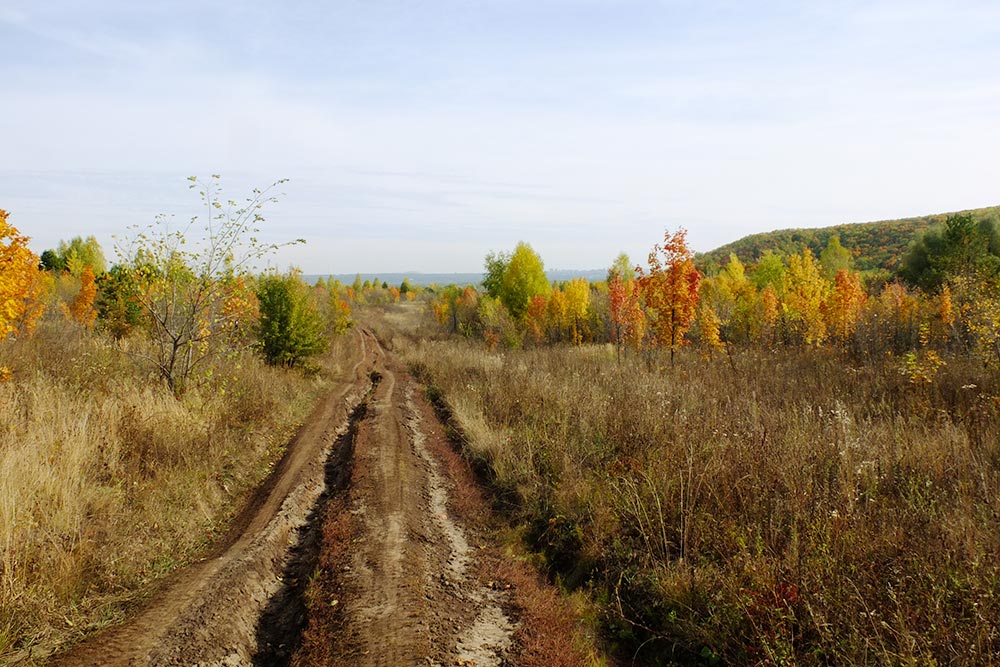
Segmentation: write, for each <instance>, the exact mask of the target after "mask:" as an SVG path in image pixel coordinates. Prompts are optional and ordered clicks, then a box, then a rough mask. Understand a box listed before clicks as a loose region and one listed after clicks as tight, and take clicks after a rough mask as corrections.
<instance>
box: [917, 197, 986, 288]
mask: <svg viewBox="0 0 1000 667" xmlns="http://www.w3.org/2000/svg"><path fill="white" fill-rule="evenodd" d="M998 275H1000V230H998V229H997V226H996V223H994V222H993V221H992V220H990V219H984V220H981V221H979V222H978V223H977V222H976V221H975V220H974V219H973V217H972V215H971V214H970V213H959V214H956V215H952V216H949V217H948V219H947V220H945V222H944V224H943V225H939V226H937V227H932V228H931V229H929V230H928V231H926V232H925V233H923V234H921V235H920V236H919V237H917V239H916V240H914V242H913V244H912V245H911V246H910V248H909V249H908V250H907V251H906V254H904V255H903V261H902V264H901V267H900V276H901V277H902V278H903V280H905V281H906V282H908V283H909V284H911V285H915V286H917V287H920V288H922V289H923V290H925V291H928V292H936V291H937V290H938V289H940V288H941V286H942V285H944V284H945V283H946V282H948V281H949V280H952V279H954V278H958V277H962V278H964V279H966V280H980V281H981V280H991V279H993V278H996V277H997V276H998Z"/></svg>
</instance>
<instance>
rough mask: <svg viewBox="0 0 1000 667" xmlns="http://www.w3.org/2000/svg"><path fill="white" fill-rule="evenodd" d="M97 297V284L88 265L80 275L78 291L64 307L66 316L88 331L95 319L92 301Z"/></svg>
mask: <svg viewBox="0 0 1000 667" xmlns="http://www.w3.org/2000/svg"><path fill="white" fill-rule="evenodd" d="M96 296H97V283H96V281H95V279H94V269H93V267H91V266H90V265H89V264H88V265H87V266H85V267H84V268H83V271H82V272H81V273H80V291H79V292H77V295H76V297H74V299H73V301H72V302H71V303H70V304H69V306H67V307H66V315H67V316H69V318H70V319H71V320H73V321H74V322H77V323H78V324H81V325H83V326H84V327H85V328H87V329H90V328H93V326H94V321H95V320H96V319H97V309H96V308H95V307H94V300H95V297H96Z"/></svg>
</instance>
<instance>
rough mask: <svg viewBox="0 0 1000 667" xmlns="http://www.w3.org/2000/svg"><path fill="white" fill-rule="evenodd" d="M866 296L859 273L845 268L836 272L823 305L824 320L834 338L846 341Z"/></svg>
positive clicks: (859, 314) (859, 317)
mask: <svg viewBox="0 0 1000 667" xmlns="http://www.w3.org/2000/svg"><path fill="white" fill-rule="evenodd" d="M867 298H868V297H867V294H866V293H865V287H864V284H863V283H862V282H861V276H860V275H858V274H857V273H855V272H852V271H848V270H847V269H840V270H839V271H838V272H837V275H836V277H835V278H834V282H833V290H832V291H831V292H830V296H829V298H828V299H827V302H826V307H825V316H826V321H827V324H828V326H829V330H830V333H831V334H832V335H833V336H834V337H835V338H837V339H839V340H841V341H846V340H847V339H848V338H849V337H850V335H851V333H852V332H853V331H854V328H855V326H857V324H858V322H859V321H860V319H861V314H862V311H863V309H864V305H865V301H866V300H867Z"/></svg>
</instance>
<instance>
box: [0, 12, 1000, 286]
mask: <svg viewBox="0 0 1000 667" xmlns="http://www.w3.org/2000/svg"><path fill="white" fill-rule="evenodd" d="M0 47H2V48H0V90H2V95H0V208H4V209H7V210H8V211H9V212H10V214H11V219H10V221H11V223H12V224H14V225H15V226H16V227H17V228H18V229H19V230H20V231H21V232H22V233H24V234H27V235H28V236H31V237H32V247H33V249H35V250H36V251H38V252H40V251H41V250H43V249H45V248H50V247H54V246H55V245H56V244H57V243H58V241H59V240H60V239H69V238H71V237H73V236H87V235H94V236H96V237H97V238H98V240H99V241H100V242H101V244H102V246H104V248H105V251H106V254H108V255H109V257H110V258H111V259H114V256H115V255H114V250H113V248H114V247H115V244H116V243H118V244H121V243H122V241H123V239H127V237H128V234H129V233H130V232H129V231H128V230H129V228H130V227H131V226H133V225H139V226H146V225H149V224H152V223H154V221H155V220H156V216H157V215H158V214H171V215H173V216H174V219H175V220H187V219H189V218H190V217H191V216H194V215H197V214H198V212H199V211H200V207H199V206H198V197H197V194H196V193H194V192H192V191H190V190H189V189H188V187H187V186H188V182H187V180H186V178H187V177H188V176H193V175H197V176H200V177H202V178H208V177H209V176H210V175H211V174H221V175H222V179H221V183H222V187H223V189H224V196H225V197H226V198H231V199H236V200H241V199H243V198H244V197H246V196H247V195H248V194H249V193H250V191H251V189H252V188H254V187H266V186H267V185H269V184H270V183H272V182H274V181H276V180H279V179H289V180H288V182H287V183H284V184H283V185H281V186H280V187H279V188H277V189H276V190H275V192H276V193H279V194H280V195H281V196H280V197H279V201H278V202H276V203H273V204H270V205H268V207H267V208H266V209H265V211H264V215H265V217H266V222H265V223H264V225H263V228H262V232H261V238H263V239H264V240H266V241H268V242H282V241H286V240H291V239H295V238H304V239H306V241H307V242H306V243H305V244H304V245H297V246H294V247H286V248H283V249H282V250H281V251H279V253H278V254H277V255H276V256H274V257H273V258H272V259H271V262H272V263H273V264H274V265H275V266H277V267H278V268H287V267H288V266H291V265H294V266H297V267H299V268H301V269H302V270H303V271H304V272H305V273H312V274H315V273H353V272H387V271H397V272H405V271H421V272H474V271H479V270H481V269H482V266H483V258H484V256H485V255H486V253H487V252H489V251H491V250H509V249H512V248H513V247H514V246H515V245H516V244H517V242H518V241H526V242H528V243H530V244H531V245H532V246H533V247H534V248H535V250H536V251H538V252H539V254H540V255H541V257H542V258H543V260H544V261H545V265H546V267H547V268H552V269H593V268H600V267H606V266H609V265H610V264H611V262H612V261H613V260H614V258H615V256H616V255H617V254H618V253H619V252H626V253H628V254H629V255H630V256H631V257H632V259H633V260H634V261H636V262H641V261H644V258H645V256H646V254H647V253H648V251H649V249H650V247H651V246H652V245H653V244H654V243H656V242H657V241H659V240H661V239H662V238H663V234H664V232H665V231H666V230H668V229H670V230H673V229H676V228H678V227H684V228H686V229H687V230H688V239H689V242H690V244H691V246H692V247H693V248H694V249H695V250H699V251H705V250H710V249H712V248H714V247H717V246H719V245H722V244H724V243H727V242H729V241H732V240H735V239H737V238H739V237H742V236H744V235H746V234H750V233H755V232H760V231H768V230H771V229H779V228H787V227H818V226H825V225H830V224H840V223H845V222H863V221H870V220H879V219H888V218H899V217H906V216H914V215H923V214H929V213H937V212H945V211H955V210H961V209H967V208H975V207H980V206H988V205H996V204H998V203H1000V178H998V176H1000V169H998V161H997V155H998V154H1000V3H996V2H995V1H992V0H991V1H987V2H966V1H963V0H952V1H949V2H943V1H942V2H921V0H902V1H898V0H890V1H881V0H873V1H868V2H860V1H858V2H852V1H850V0H844V1H832V0H830V1H827V0H814V1H810V2H800V1H798V0H796V1H788V2H785V1H775V2H752V1H747V0H744V1H733V2H719V1H713V0H706V1H695V0H691V1H688V0H646V1H642V2H639V1H633V0H616V1H612V0H576V1H572V2H571V1H569V0H408V1H406V2H395V1H386V0H330V1H328V2H320V1H312V2H306V1H300V0H286V1H285V2H273V0H272V1H268V2H263V1H257V0H239V1H234V0H198V2H189V1H188V0H144V1H143V2H135V0H86V1H83V0H0ZM114 236H117V239H118V240H117V241H116V240H114V239H113V237H114Z"/></svg>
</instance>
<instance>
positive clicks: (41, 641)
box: [0, 317, 347, 664]
mask: <svg viewBox="0 0 1000 667" xmlns="http://www.w3.org/2000/svg"><path fill="white" fill-rule="evenodd" d="M130 345H131V346H138V345H141V344H140V343H136V342H132V343H128V342H125V343H123V344H120V345H119V344H115V343H112V342H110V341H109V340H107V339H105V338H102V337H100V336H95V335H91V334H89V333H87V332H85V331H83V330H82V329H79V328H77V327H74V326H72V325H70V324H68V323H67V322H65V321H62V320H61V319H60V318H58V317H53V318H51V319H49V320H47V321H46V322H44V323H43V324H42V326H41V328H40V330H39V331H38V332H37V333H36V335H35V336H34V337H33V338H31V339H26V340H21V341H8V342H7V343H5V344H4V345H2V346H0V365H6V366H9V367H11V368H12V369H13V379H12V380H11V381H9V382H6V383H0V662H5V661H13V662H22V661H24V662H26V663H28V664H31V663H32V662H33V661H36V660H38V659H40V657H42V656H44V655H45V654H47V653H49V652H50V651H52V650H53V649H55V648H58V647H59V646H61V645H63V644H65V643H66V642H68V641H71V640H73V639H74V638H76V637H78V636H80V635H82V634H84V633H86V632H89V631H91V630H93V629H95V628H98V627H101V626H103V625H106V624H108V623H112V622H114V621H117V620H120V619H122V618H123V617H124V615H125V614H126V612H127V610H128V608H129V607H130V605H132V604H134V602H135V601H136V600H137V599H138V598H139V597H141V596H142V595H144V594H145V592H146V591H148V590H149V585H150V584H152V583H153V582H155V581H156V580H158V579H160V578H162V577H163V576H164V575H166V574H167V573H169V572H170V571H172V570H173V569H175V568H176V567H177V566H179V565H181V564H183V563H185V562H188V561H190V560H191V559H192V558H194V557H196V556H197V555H198V554H199V553H200V552H202V551H204V549H205V547H206V545H207V544H208V543H209V542H210V541H211V540H212V538H213V536H214V535H215V534H216V533H217V531H219V530H221V529H222V528H223V527H224V525H225V521H226V519H227V518H228V517H230V516H232V515H233V514H234V513H235V512H236V511H237V510H238V509H239V506H240V503H241V499H242V498H243V497H244V494H245V493H246V492H247V491H248V490H249V489H250V488H252V487H254V486H255V485H256V484H257V483H258V482H259V481H260V480H261V479H262V478H263V477H264V476H265V475H266V474H267V472H268V470H269V468H270V466H271V465H272V464H273V463H274V462H275V461H276V460H277V458H278V457H279V456H280V454H281V452H282V451H283V446H284V444H285V443H286V442H287V441H288V439H289V438H290V436H291V434H292V432H293V430H294V428H295V427H296V426H297V425H298V424H299V423H300V422H301V420H302V419H303V418H304V416H305V415H306V414H307V412H308V410H309V408H310V407H311V404H312V402H313V400H314V399H315V397H316V396H317V394H318V392H319V391H321V390H322V389H323V387H325V386H326V385H327V384H328V380H329V378H330V377H331V376H332V375H336V374H337V373H338V372H339V368H338V367H337V366H336V360H337V359H339V358H342V357H343V356H344V355H343V354H342V349H344V346H345V345H347V341H345V340H340V341H339V343H338V345H339V347H340V348H341V349H336V350H334V351H333V353H332V355H331V357H330V359H331V365H329V366H328V367H327V368H326V369H325V371H323V372H321V373H319V374H317V375H315V376H313V377H305V376H304V375H302V374H301V373H297V372H294V371H287V370H281V369H274V368H269V367H267V366H265V365H264V364H263V363H262V362H261V361H259V360H258V359H257V358H256V357H254V356H253V355H252V354H251V353H249V352H245V353H234V354H229V355H227V356H226V357H224V358H220V359H219V361H218V363H216V364H215V365H214V366H211V367H208V368H206V369H204V371H203V373H202V375H201V376H200V377H199V379H198V381H197V382H196V383H195V386H193V387H192V388H191V389H190V390H189V391H188V392H187V393H186V394H185V395H184V396H183V398H182V399H180V400H179V399H177V398H175V397H174V396H173V394H172V393H171V392H170V391H169V389H168V388H167V387H166V386H165V385H164V384H163V383H162V382H160V381H159V380H157V379H156V376H155V374H152V373H151V372H150V369H147V368H144V367H143V365H142V364H141V363H137V362H136V359H137V358H138V357H137V356H136V355H135V354H130V352H132V353H135V352H141V350H140V349H136V348H135V347H133V349H131V350H129V346H130ZM29 654H31V655H32V656H34V657H32V658H29V657H28V655H29Z"/></svg>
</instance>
